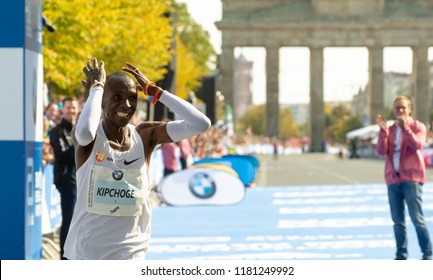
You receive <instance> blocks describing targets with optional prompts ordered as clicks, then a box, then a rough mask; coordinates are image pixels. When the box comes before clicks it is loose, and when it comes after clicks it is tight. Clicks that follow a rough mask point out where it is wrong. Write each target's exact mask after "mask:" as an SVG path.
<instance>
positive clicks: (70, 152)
mask: <svg viewBox="0 0 433 280" xmlns="http://www.w3.org/2000/svg"><path fill="white" fill-rule="evenodd" d="M62 114H63V119H62V121H61V122H60V123H59V124H58V125H56V126H55V127H54V128H53V130H52V131H51V136H50V143H51V146H52V148H53V151H54V184H55V185H56V188H57V190H58V191H59V193H60V205H61V209H62V224H61V229H60V256H61V259H65V258H64V257H63V251H64V245H65V240H66V236H67V235H68V231H69V225H70V223H71V220H72V215H73V213H74V207H75V202H76V200H77V185H76V179H75V171H76V168H75V155H74V151H75V150H74V144H73V141H72V135H71V131H72V127H73V126H74V125H75V122H76V120H77V114H78V101H77V99H75V98H72V97H66V98H65V99H63V102H62Z"/></svg>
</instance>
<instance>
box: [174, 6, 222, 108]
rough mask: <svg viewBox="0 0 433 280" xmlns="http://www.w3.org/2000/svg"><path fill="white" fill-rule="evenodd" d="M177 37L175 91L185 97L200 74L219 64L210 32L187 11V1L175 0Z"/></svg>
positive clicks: (195, 84) (195, 83)
mask: <svg viewBox="0 0 433 280" xmlns="http://www.w3.org/2000/svg"><path fill="white" fill-rule="evenodd" d="M172 6H173V11H174V13H175V15H174V18H173V19H172V20H173V21H174V25H175V28H176V35H177V36H176V38H177V41H176V42H177V46H176V47H177V52H176V53H177V61H176V83H177V86H176V94H177V95H178V96H179V97H181V98H184V99H186V98H187V97H188V93H189V92H190V91H195V90H197V89H198V88H199V87H200V85H201V78H202V77H204V76H206V75H208V74H209V73H210V72H212V71H213V70H214V69H215V66H216V51H215V49H214V48H213V46H212V45H211V43H210V34H209V32H207V31H206V30H204V29H203V27H202V26H201V25H199V24H198V23H197V22H196V21H195V20H194V19H193V18H192V17H191V16H190V14H189V13H188V9H187V6H186V4H185V3H176V2H175V1H174V0H172Z"/></svg>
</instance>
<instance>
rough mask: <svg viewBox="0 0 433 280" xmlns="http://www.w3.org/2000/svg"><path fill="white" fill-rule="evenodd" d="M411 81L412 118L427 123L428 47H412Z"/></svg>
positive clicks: (428, 91)
mask: <svg viewBox="0 0 433 280" xmlns="http://www.w3.org/2000/svg"><path fill="white" fill-rule="evenodd" d="M412 51H413V81H414V86H413V89H414V92H413V99H412V109H413V111H412V113H413V116H414V118H416V119H417V120H419V121H420V122H423V123H424V124H425V125H428V123H429V108H430V106H429V105H430V89H429V84H430V67H429V62H428V47H426V46H418V47H413V48H412Z"/></svg>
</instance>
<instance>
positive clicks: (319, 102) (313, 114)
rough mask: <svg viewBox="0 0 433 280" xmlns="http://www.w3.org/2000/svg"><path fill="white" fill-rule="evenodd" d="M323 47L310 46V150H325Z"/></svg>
mask: <svg viewBox="0 0 433 280" xmlns="http://www.w3.org/2000/svg"><path fill="white" fill-rule="evenodd" d="M324 138H325V108H324V102H323V48H321V47H320V48H312V47H310V152H324V150H323V141H324Z"/></svg>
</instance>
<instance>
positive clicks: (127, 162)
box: [123, 158, 140, 165]
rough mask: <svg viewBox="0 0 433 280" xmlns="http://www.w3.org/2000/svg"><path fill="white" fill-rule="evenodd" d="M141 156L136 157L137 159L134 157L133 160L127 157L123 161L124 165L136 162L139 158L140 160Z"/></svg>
mask: <svg viewBox="0 0 433 280" xmlns="http://www.w3.org/2000/svg"><path fill="white" fill-rule="evenodd" d="M139 159H140V158H136V159H133V160H131V161H127V160H126V159H125V161H124V162H123V164H124V165H130V164H131V163H133V162H135V161H137V160H139Z"/></svg>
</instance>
